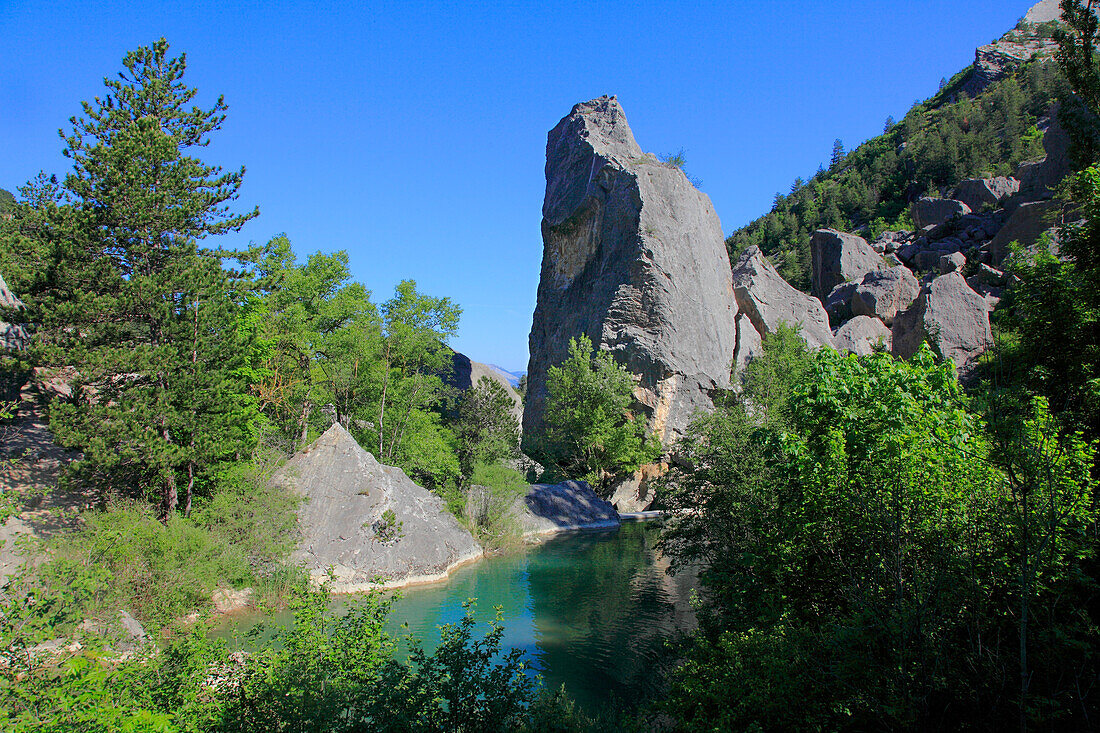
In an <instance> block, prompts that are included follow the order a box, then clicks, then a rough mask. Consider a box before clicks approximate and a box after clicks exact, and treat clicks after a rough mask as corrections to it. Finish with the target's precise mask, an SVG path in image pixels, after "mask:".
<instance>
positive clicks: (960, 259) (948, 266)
mask: <svg viewBox="0 0 1100 733" xmlns="http://www.w3.org/2000/svg"><path fill="white" fill-rule="evenodd" d="M939 266H940V274H941V275H946V274H947V273H949V272H955V271H956V270H961V269H963V267H965V266H966V255H964V254H963V253H962V252H951V253H950V254H945V255H940V262H939Z"/></svg>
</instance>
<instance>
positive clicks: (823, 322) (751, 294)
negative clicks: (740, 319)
mask: <svg viewBox="0 0 1100 733" xmlns="http://www.w3.org/2000/svg"><path fill="white" fill-rule="evenodd" d="M733 292H734V295H736V297H737V307H738V309H739V310H740V312H742V313H744V314H745V315H747V316H748V318H749V320H750V321H751V322H752V325H753V328H755V329H756V331H757V333H759V334H760V335H761V336H762V337H766V336H767V335H768V334H770V333H775V331H776V329H777V328H779V324H780V323H784V322H785V323H787V324H789V325H791V326H794V325H796V324H798V325H799V326H801V334H802V338H803V339H804V340H805V341H806V344H807V346H809V347H810V348H811V349H816V348H819V347H822V346H829V347H832V345H833V333H832V331H830V330H829V316H828V315H827V314H826V313H825V308H824V307H822V305H821V301H819V300H818V299H817V298H812V297H810V296H809V295H806V294H805V293H803V292H800V291H798V290H795V289H794V288H792V287H791V286H790V285H788V284H787V281H786V280H784V279H783V278H782V277H781V276H780V274H779V273H778V272H776V271H775V268H774V267H772V265H771V263H770V262H768V260H767V259H766V258H765V257H764V255H763V254H761V252H760V249H759V248H758V247H756V246H755V245H754V246H752V247H749V248H748V249H746V250H745V251H744V252H742V253H741V256H740V257H738V258H737V262H736V263H735V264H734V266H733Z"/></svg>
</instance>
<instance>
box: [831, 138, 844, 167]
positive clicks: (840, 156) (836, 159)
mask: <svg viewBox="0 0 1100 733" xmlns="http://www.w3.org/2000/svg"><path fill="white" fill-rule="evenodd" d="M843 160H844V143H843V142H841V141H840V138H839V137H838V138H837V139H836V140H833V153H832V155H831V156H830V157H829V168H830V169H836V168H837V166H839V165H840V163H841V161H843Z"/></svg>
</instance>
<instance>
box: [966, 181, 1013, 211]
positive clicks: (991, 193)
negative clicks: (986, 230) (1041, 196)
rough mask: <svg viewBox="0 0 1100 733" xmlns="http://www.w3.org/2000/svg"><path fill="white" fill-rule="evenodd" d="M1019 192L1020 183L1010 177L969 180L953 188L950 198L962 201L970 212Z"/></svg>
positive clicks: (994, 203)
mask: <svg viewBox="0 0 1100 733" xmlns="http://www.w3.org/2000/svg"><path fill="white" fill-rule="evenodd" d="M1019 190H1020V182H1019V181H1018V180H1016V179H1015V178H1012V177H1010V176H997V177H996V178H971V179H969V180H966V181H963V182H962V183H960V184H959V185H957V186H955V190H954V191H953V192H952V193H951V197H952V198H953V199H955V200H957V201H962V202H963V203H964V204H966V205H967V206H969V207H970V209H971V210H972V211H980V210H981V209H982V208H983V207H985V206H994V205H996V203H997V202H998V201H1000V200H1001V199H1003V198H1005V197H1006V196H1011V195H1012V194H1014V193H1016V192H1017V191H1019Z"/></svg>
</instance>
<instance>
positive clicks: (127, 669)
mask: <svg viewBox="0 0 1100 733" xmlns="http://www.w3.org/2000/svg"><path fill="white" fill-rule="evenodd" d="M391 603H392V599H387V598H385V597H383V596H382V595H381V594H370V595H367V596H365V597H363V598H361V599H359V600H358V602H357V603H355V604H353V605H352V606H351V607H349V608H348V609H347V612H346V613H345V614H343V615H338V614H336V613H334V612H333V610H332V608H331V603H330V598H329V596H328V594H327V593H326V592H324V591H316V592H304V593H303V594H302V595H301V596H300V597H299V598H298V599H297V600H296V601H295V602H294V609H295V610H294V620H293V623H292V624H291V625H290V627H289V628H286V629H282V630H280V632H279V633H278V634H277V635H276V638H275V640H274V643H272V644H271V645H270V646H267V647H265V648H263V649H261V650H259V651H257V652H254V653H252V654H249V655H243V656H242V655H236V654H231V653H230V651H229V648H228V646H227V645H226V644H225V642H223V641H212V640H210V639H208V638H206V636H205V629H204V628H202V627H201V625H200V626H198V627H196V628H195V629H194V630H193V631H192V632H190V633H185V634H182V635H179V636H177V637H175V638H174V639H172V640H171V641H170V642H169V643H168V644H166V646H165V648H164V649H163V650H162V651H160V652H159V653H157V652H156V651H155V650H154V649H153V648H150V647H146V648H145V649H144V650H143V651H140V652H138V653H137V654H135V655H134V656H130V657H121V658H120V657H117V656H114V655H110V654H109V653H107V652H105V651H104V650H103V648H102V646H94V645H95V644H96V639H95V638H93V637H87V636H86V637H84V641H85V642H86V643H88V644H90V645H92V646H89V647H88V648H87V649H86V650H85V651H80V652H77V653H72V652H65V651H62V652H61V653H60V655H58V656H45V657H44V656H42V655H41V654H38V655H35V654H34V653H33V652H32V651H31V650H30V649H29V643H30V642H31V641H32V639H31V638H30V637H28V636H27V635H26V634H25V631H24V630H25V629H27V628H28V626H29V625H33V624H28V622H29V621H30V620H31V619H32V617H33V616H34V615H35V614H36V613H38V609H37V608H36V607H35V606H36V605H37V604H34V603H27V602H25V601H19V600H16V599H14V598H12V597H10V596H5V597H4V599H3V613H2V614H0V639H2V643H3V644H4V653H5V659H6V660H8V662H9V664H8V666H6V667H5V670H4V671H5V677H4V681H5V682H7V684H4V685H0V716H3V720H4V723H5V724H4V728H5V730H10V731H12V732H13V733H23V732H24V731H31V730H35V731H38V730H46V731H68V730H89V731H150V732H151V731H158V732H166V731H195V732H198V731H207V732H209V733H214V732H216V731H234V732H247V731H264V732H265V733H266V732H268V731H362V730H372V731H374V730H377V731H456V732H457V731H513V730H531V731H534V730H577V729H580V728H581V726H582V725H584V721H583V719H581V718H580V716H578V715H577V714H576V712H575V711H574V710H573V708H572V705H571V703H570V702H569V700H568V699H567V698H565V697H564V696H563V695H561V694H560V693H559V694H544V693H542V692H541V690H540V685H539V684H538V681H537V680H536V679H535V678H532V677H531V676H529V675H528V674H527V673H526V670H525V665H524V663H523V662H522V661H520V655H521V652H519V651H517V650H512V651H509V652H503V651H502V650H501V637H502V634H503V628H502V627H501V625H500V623H499V619H498V621H497V622H496V623H493V624H491V626H490V628H489V630H488V632H487V633H486V634H485V635H484V636H480V637H479V636H475V633H474V631H475V628H474V626H475V624H474V620H473V617H472V614H471V613H468V614H467V615H466V616H465V617H464V618H463V619H462V620H461V621H459V622H458V623H455V624H448V625H445V626H443V627H441V629H440V635H441V644H440V645H439V647H438V648H437V649H436V651H434V652H432V653H431V654H428V653H427V652H425V651H424V650H423V647H422V646H421V645H420V643H419V642H418V641H417V640H415V639H410V642H409V644H410V652H409V657H408V660H407V661H406V660H402V659H400V658H399V657H398V651H397V649H398V647H397V642H396V640H395V639H393V638H392V637H390V636H389V635H388V634H386V632H385V631H384V625H385V623H386V618H387V616H388V614H389V612H390V606H391ZM16 679H18V680H19V683H17V684H13V682H14V680H16ZM545 721H554V722H553V725H552V727H542V726H543V723H544V722H545Z"/></svg>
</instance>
